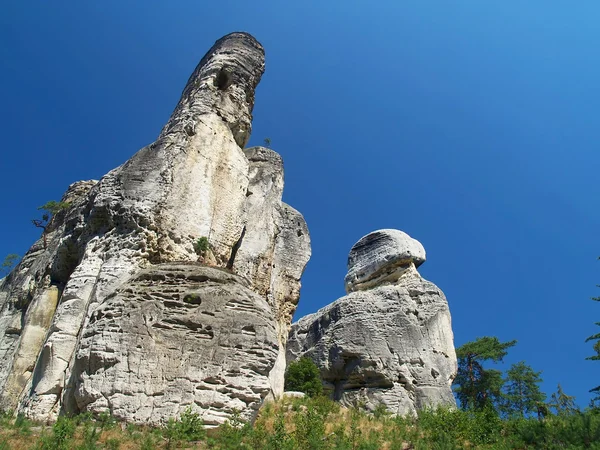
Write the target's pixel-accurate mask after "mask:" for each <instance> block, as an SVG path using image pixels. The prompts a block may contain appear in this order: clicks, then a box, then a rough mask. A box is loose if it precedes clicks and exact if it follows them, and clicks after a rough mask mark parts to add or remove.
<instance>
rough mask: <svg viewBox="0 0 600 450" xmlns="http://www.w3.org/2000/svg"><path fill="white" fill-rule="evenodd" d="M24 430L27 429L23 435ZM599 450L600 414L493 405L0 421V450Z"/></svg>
mask: <svg viewBox="0 0 600 450" xmlns="http://www.w3.org/2000/svg"><path fill="white" fill-rule="evenodd" d="M24 430H26V431H24ZM176 448H188V449H189V448H196V449H222V450H230V449H231V450H233V449H257V450H258V449H260V450H263V449H265V450H292V449H300V450H303V449H306V450H308V449H310V450H313V449H315V450H355V449H356V450H358V449H361V450H371V449H372V450H376V449H390V450H391V449H403V450H409V449H414V450H425V449H427V450H429V449H440V450H446V449H457V450H458V449H498V450H503V449H507V450H508V449H562V448H568V449H600V409H597V408H589V409H587V410H586V411H583V412H581V411H570V412H566V410H562V413H561V414H553V413H549V414H548V416H547V417H546V418H544V419H543V420H538V419H537V418H533V417H531V418H527V417H514V418H502V417H500V416H499V415H498V414H497V413H496V412H495V410H494V409H493V408H489V407H488V408H483V409H481V410H469V411H463V410H451V409H443V408H442V409H437V410H426V411H422V412H421V413H420V414H419V416H418V417H392V416H391V415H390V414H382V415H380V416H379V417H376V416H375V415H374V414H369V413H367V412H365V411H362V410H360V409H358V408H349V409H348V408H343V407H341V406H340V405H339V404H338V403H335V402H333V401H331V400H329V399H327V398H325V397H322V396H316V397H313V398H308V397H307V398H286V399H284V400H282V401H279V402H276V403H268V404H266V405H265V406H264V407H263V408H262V409H261V411H260V413H259V415H258V417H257V419H256V421H255V422H254V424H253V425H250V424H249V423H246V422H244V421H243V420H242V419H241V418H240V415H239V414H237V413H236V414H234V415H233V417H232V418H231V420H230V421H229V422H228V423H226V424H225V425H222V426H221V427H219V428H216V429H211V430H205V429H204V427H203V425H202V421H201V417H200V416H199V415H198V414H196V413H195V412H193V411H192V410H191V409H188V410H186V411H185V412H184V413H183V414H182V415H181V417H180V418H179V419H178V420H174V419H172V420H170V421H169V422H168V424H166V425H165V426H164V427H158V428H150V427H142V426H136V425H132V424H128V425H125V424H122V425H121V426H115V423H114V421H113V420H111V419H110V418H109V417H108V416H104V417H101V418H99V419H92V418H91V417H90V416H89V415H80V416H76V417H72V418H69V417H61V418H60V419H59V421H58V422H56V423H55V424H54V425H53V426H45V425H41V424H32V423H31V422H30V421H28V420H27V419H25V418H23V417H22V416H21V417H18V418H16V419H15V418H13V417H12V416H11V415H7V414H3V415H1V416H0V449H1V450H16V449H32V450H33V449H36V450H59V449H77V450H96V449H111V450H113V449H143V450H151V449H176Z"/></svg>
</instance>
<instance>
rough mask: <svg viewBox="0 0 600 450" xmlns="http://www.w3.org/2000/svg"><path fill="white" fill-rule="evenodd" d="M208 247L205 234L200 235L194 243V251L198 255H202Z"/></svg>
mask: <svg viewBox="0 0 600 450" xmlns="http://www.w3.org/2000/svg"><path fill="white" fill-rule="evenodd" d="M209 248H210V244H209V243H208V238H207V237H206V236H202V237H201V238H199V239H198V240H197V241H196V242H195V243H194V251H195V252H196V253H197V254H198V255H200V256H203V255H204V254H205V253H206V252H207V251H208V249H209Z"/></svg>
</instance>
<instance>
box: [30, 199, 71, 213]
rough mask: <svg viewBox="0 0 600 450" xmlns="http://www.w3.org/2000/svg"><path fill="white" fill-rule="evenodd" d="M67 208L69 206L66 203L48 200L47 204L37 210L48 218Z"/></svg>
mask: <svg viewBox="0 0 600 450" xmlns="http://www.w3.org/2000/svg"><path fill="white" fill-rule="evenodd" d="M69 206H71V205H70V204H69V203H67V202H57V201H55V200H50V201H49V202H46V203H44V204H43V205H42V206H38V210H40V211H44V212H45V213H46V214H48V215H50V216H55V215H56V214H58V213H59V212H61V211H64V210H65V209H67V208H68V207H69Z"/></svg>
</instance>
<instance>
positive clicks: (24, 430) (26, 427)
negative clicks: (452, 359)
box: [14, 414, 31, 436]
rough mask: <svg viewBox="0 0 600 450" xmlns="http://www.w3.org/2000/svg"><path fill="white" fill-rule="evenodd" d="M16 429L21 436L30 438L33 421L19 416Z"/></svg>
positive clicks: (21, 415) (16, 420)
mask: <svg viewBox="0 0 600 450" xmlns="http://www.w3.org/2000/svg"><path fill="white" fill-rule="evenodd" d="M14 428H15V430H16V431H17V432H18V434H20V435H21V436H29V435H30V434H31V421H30V420H29V419H27V418H26V417H25V416H24V415H23V414H18V415H17V418H16V419H15V423H14Z"/></svg>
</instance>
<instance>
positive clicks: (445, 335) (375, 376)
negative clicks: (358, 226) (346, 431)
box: [287, 230, 457, 415]
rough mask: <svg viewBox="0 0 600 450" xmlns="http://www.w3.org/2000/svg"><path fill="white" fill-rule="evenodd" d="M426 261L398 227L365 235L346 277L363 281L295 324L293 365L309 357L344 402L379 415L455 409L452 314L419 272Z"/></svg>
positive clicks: (290, 354)
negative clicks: (381, 412) (379, 408)
mask: <svg viewBox="0 0 600 450" xmlns="http://www.w3.org/2000/svg"><path fill="white" fill-rule="evenodd" d="M386 243H387V245H386ZM361 258H364V260H363V259H361ZM424 260H425V251H424V250H423V247H422V246H421V244H420V243H418V242H417V241H416V240H414V239H412V238H410V237H409V236H408V235H406V234H405V233H402V232H399V231H397V230H380V231H376V232H374V233H372V235H368V236H366V237H364V238H362V239H361V240H360V241H359V242H358V243H357V244H356V245H355V246H354V247H353V248H352V250H351V252H350V257H349V264H348V265H349V273H348V276H347V277H346V280H349V279H350V280H353V281H355V280H359V281H361V282H360V283H357V282H355V283H351V288H352V290H355V291H354V292H350V293H349V294H348V295H346V296H344V297H342V298H340V299H338V300H336V301H335V302H333V303H331V304H330V305H328V306H326V307H324V308H322V309H320V310H319V311H318V312H316V313H314V314H310V315H308V316H306V317H303V318H301V319H300V320H299V321H298V322H296V323H294V324H293V325H292V330H291V332H290V337H289V341H288V347H287V358H288V362H289V361H291V360H296V359H298V358H300V357H302V356H306V357H309V358H311V359H312V360H313V361H314V362H315V363H316V364H317V366H318V367H319V369H320V371H321V376H322V377H323V380H324V383H325V387H326V388H329V390H330V391H331V393H332V396H333V398H334V399H335V400H338V401H340V402H342V403H343V404H345V405H355V404H364V405H365V406H366V408H367V409H369V410H374V409H375V408H376V407H377V406H378V405H379V404H383V405H384V406H385V407H386V408H387V409H388V410H389V411H391V412H392V413H394V414H399V415H404V414H415V413H416V411H417V410H419V409H422V408H424V407H426V406H433V407H435V406H438V405H446V406H455V400H454V396H453V395H452V390H451V384H452V381H453V379H454V377H455V375H456V371H457V361H456V353H455V351H454V344H453V334H452V327H451V317H450V311H449V308H448V302H447V301H446V298H445V296H444V294H443V292H442V291H441V290H440V289H439V288H438V287H437V286H435V285H434V284H433V283H430V282H429V281H426V280H424V279H423V278H422V277H421V276H420V275H419V273H418V272H417V269H416V264H417V263H421V262H423V261H424ZM365 281H368V283H365ZM377 283H379V285H377ZM357 287H358V288H360V289H357Z"/></svg>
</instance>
